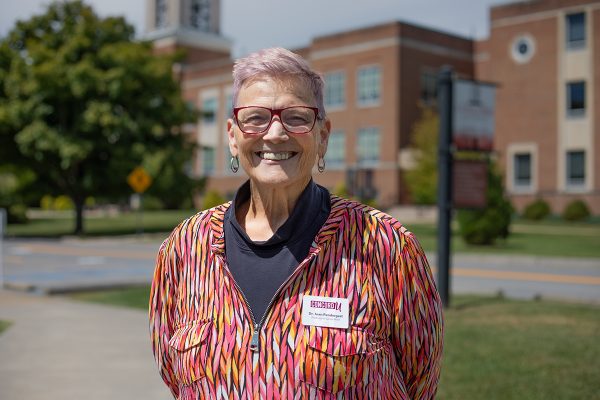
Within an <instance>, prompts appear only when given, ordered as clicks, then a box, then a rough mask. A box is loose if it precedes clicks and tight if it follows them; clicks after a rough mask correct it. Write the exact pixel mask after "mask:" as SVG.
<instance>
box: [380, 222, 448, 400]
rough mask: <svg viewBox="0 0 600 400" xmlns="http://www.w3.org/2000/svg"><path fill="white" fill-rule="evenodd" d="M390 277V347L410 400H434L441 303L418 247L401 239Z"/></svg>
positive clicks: (412, 240)
mask: <svg viewBox="0 0 600 400" xmlns="http://www.w3.org/2000/svg"><path fill="white" fill-rule="evenodd" d="M400 245H401V247H400V250H399V253H397V254H396V265H395V269H394V271H393V272H392V275H393V285H391V286H392V287H393V293H392V304H393V313H394V314H393V332H392V344H393V346H394V351H395V353H396V360H397V361H398V365H399V366H400V368H401V370H402V374H403V377H404V383H405V386H406V389H407V391H408V394H409V396H410V398H411V399H412V400H428V399H433V398H434V396H435V393H436V391H437V385H438V381H439V377H440V367H441V361H442V346H443V317H442V303H441V301H440V297H439V293H438V291H437V289H436V286H435V282H434V280H433V276H432V273H431V269H430V267H429V263H428V262H427V258H426V257H425V253H424V252H423V249H422V248H421V245H420V244H419V242H418V241H417V240H416V238H415V237H414V235H413V234H412V233H409V232H403V233H402V234H401V235H400Z"/></svg>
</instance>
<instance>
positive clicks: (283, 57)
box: [233, 47, 326, 119]
mask: <svg viewBox="0 0 600 400" xmlns="http://www.w3.org/2000/svg"><path fill="white" fill-rule="evenodd" d="M265 76H269V77H273V78H278V79H281V78H294V79H299V80H302V81H304V82H305V83H306V85H308V88H309V89H310V91H311V93H312V94H313V96H314V98H315V101H316V102H317V104H316V107H317V108H318V109H319V118H320V119H324V118H325V116H326V114H325V106H324V105H323V85H324V84H323V78H322V77H321V75H320V74H319V73H317V72H315V71H313V70H312V69H311V68H310V66H309V65H308V62H306V60H305V59H304V58H302V57H301V56H299V55H298V54H296V53H293V52H291V51H289V50H287V49H283V48H281V47H274V48H270V49H263V50H259V51H257V52H255V53H252V54H250V55H248V56H246V57H244V58H240V59H238V60H236V62H235V63H234V64H233V107H235V106H236V104H237V98H238V94H239V92H240V89H241V88H242V87H243V86H244V85H245V84H246V83H248V82H251V81H252V80H254V79H256V78H259V77H265Z"/></svg>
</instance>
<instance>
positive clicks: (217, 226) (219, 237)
mask: <svg viewBox="0 0 600 400" xmlns="http://www.w3.org/2000/svg"><path fill="white" fill-rule="evenodd" d="M330 198H331V212H330V213H329V217H327V220H325V223H324V224H323V226H322V227H321V229H320V230H319V232H318V233H317V236H316V237H315V240H314V241H313V243H312V246H311V249H310V251H309V253H313V252H315V251H318V250H319V249H321V248H323V247H324V246H325V245H326V244H327V242H328V241H329V240H331V239H332V238H333V236H334V234H335V233H336V232H337V231H338V229H340V228H342V225H343V221H344V220H345V218H344V216H345V215H346V214H347V213H348V209H349V208H354V207H356V206H362V205H361V204H359V203H356V202H353V201H349V200H345V199H342V198H340V197H337V196H335V195H330ZM230 206H231V202H227V203H225V204H221V205H220V206H217V207H215V208H214V209H212V211H211V214H210V223H209V230H210V231H209V232H208V233H209V235H211V236H212V239H211V248H212V251H213V252H214V253H217V254H221V255H224V254H225V234H224V230H223V220H224V217H225V212H226V211H227V209H228V208H229V207H230ZM363 207H364V206H363Z"/></svg>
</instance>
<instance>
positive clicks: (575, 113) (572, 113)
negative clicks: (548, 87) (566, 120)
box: [566, 80, 588, 117]
mask: <svg viewBox="0 0 600 400" xmlns="http://www.w3.org/2000/svg"><path fill="white" fill-rule="evenodd" d="M576 84H583V108H571V87H572V85H576ZM566 89H567V90H566V91H567V93H566V94H567V104H566V109H567V116H568V117H583V116H585V113H586V109H587V104H586V91H587V90H588V89H587V85H586V81H585V80H576V81H570V82H567V88H566Z"/></svg>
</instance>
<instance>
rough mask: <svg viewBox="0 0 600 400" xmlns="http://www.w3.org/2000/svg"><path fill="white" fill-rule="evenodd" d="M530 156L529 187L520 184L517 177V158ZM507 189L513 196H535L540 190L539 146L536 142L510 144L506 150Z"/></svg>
mask: <svg viewBox="0 0 600 400" xmlns="http://www.w3.org/2000/svg"><path fill="white" fill-rule="evenodd" d="M518 154H529V156H530V168H531V170H530V181H529V184H528V185H523V184H518V183H517V182H516V179H515V175H516V165H515V161H516V156H517V155H518ZM506 157H507V160H506V165H507V171H506V176H505V180H506V187H507V189H508V191H509V192H510V193H511V194H534V193H535V192H536V191H537V190H538V189H537V188H538V144H537V143H534V142H522V143H519V142H517V143H510V144H509V145H508V146H507V148H506Z"/></svg>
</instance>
